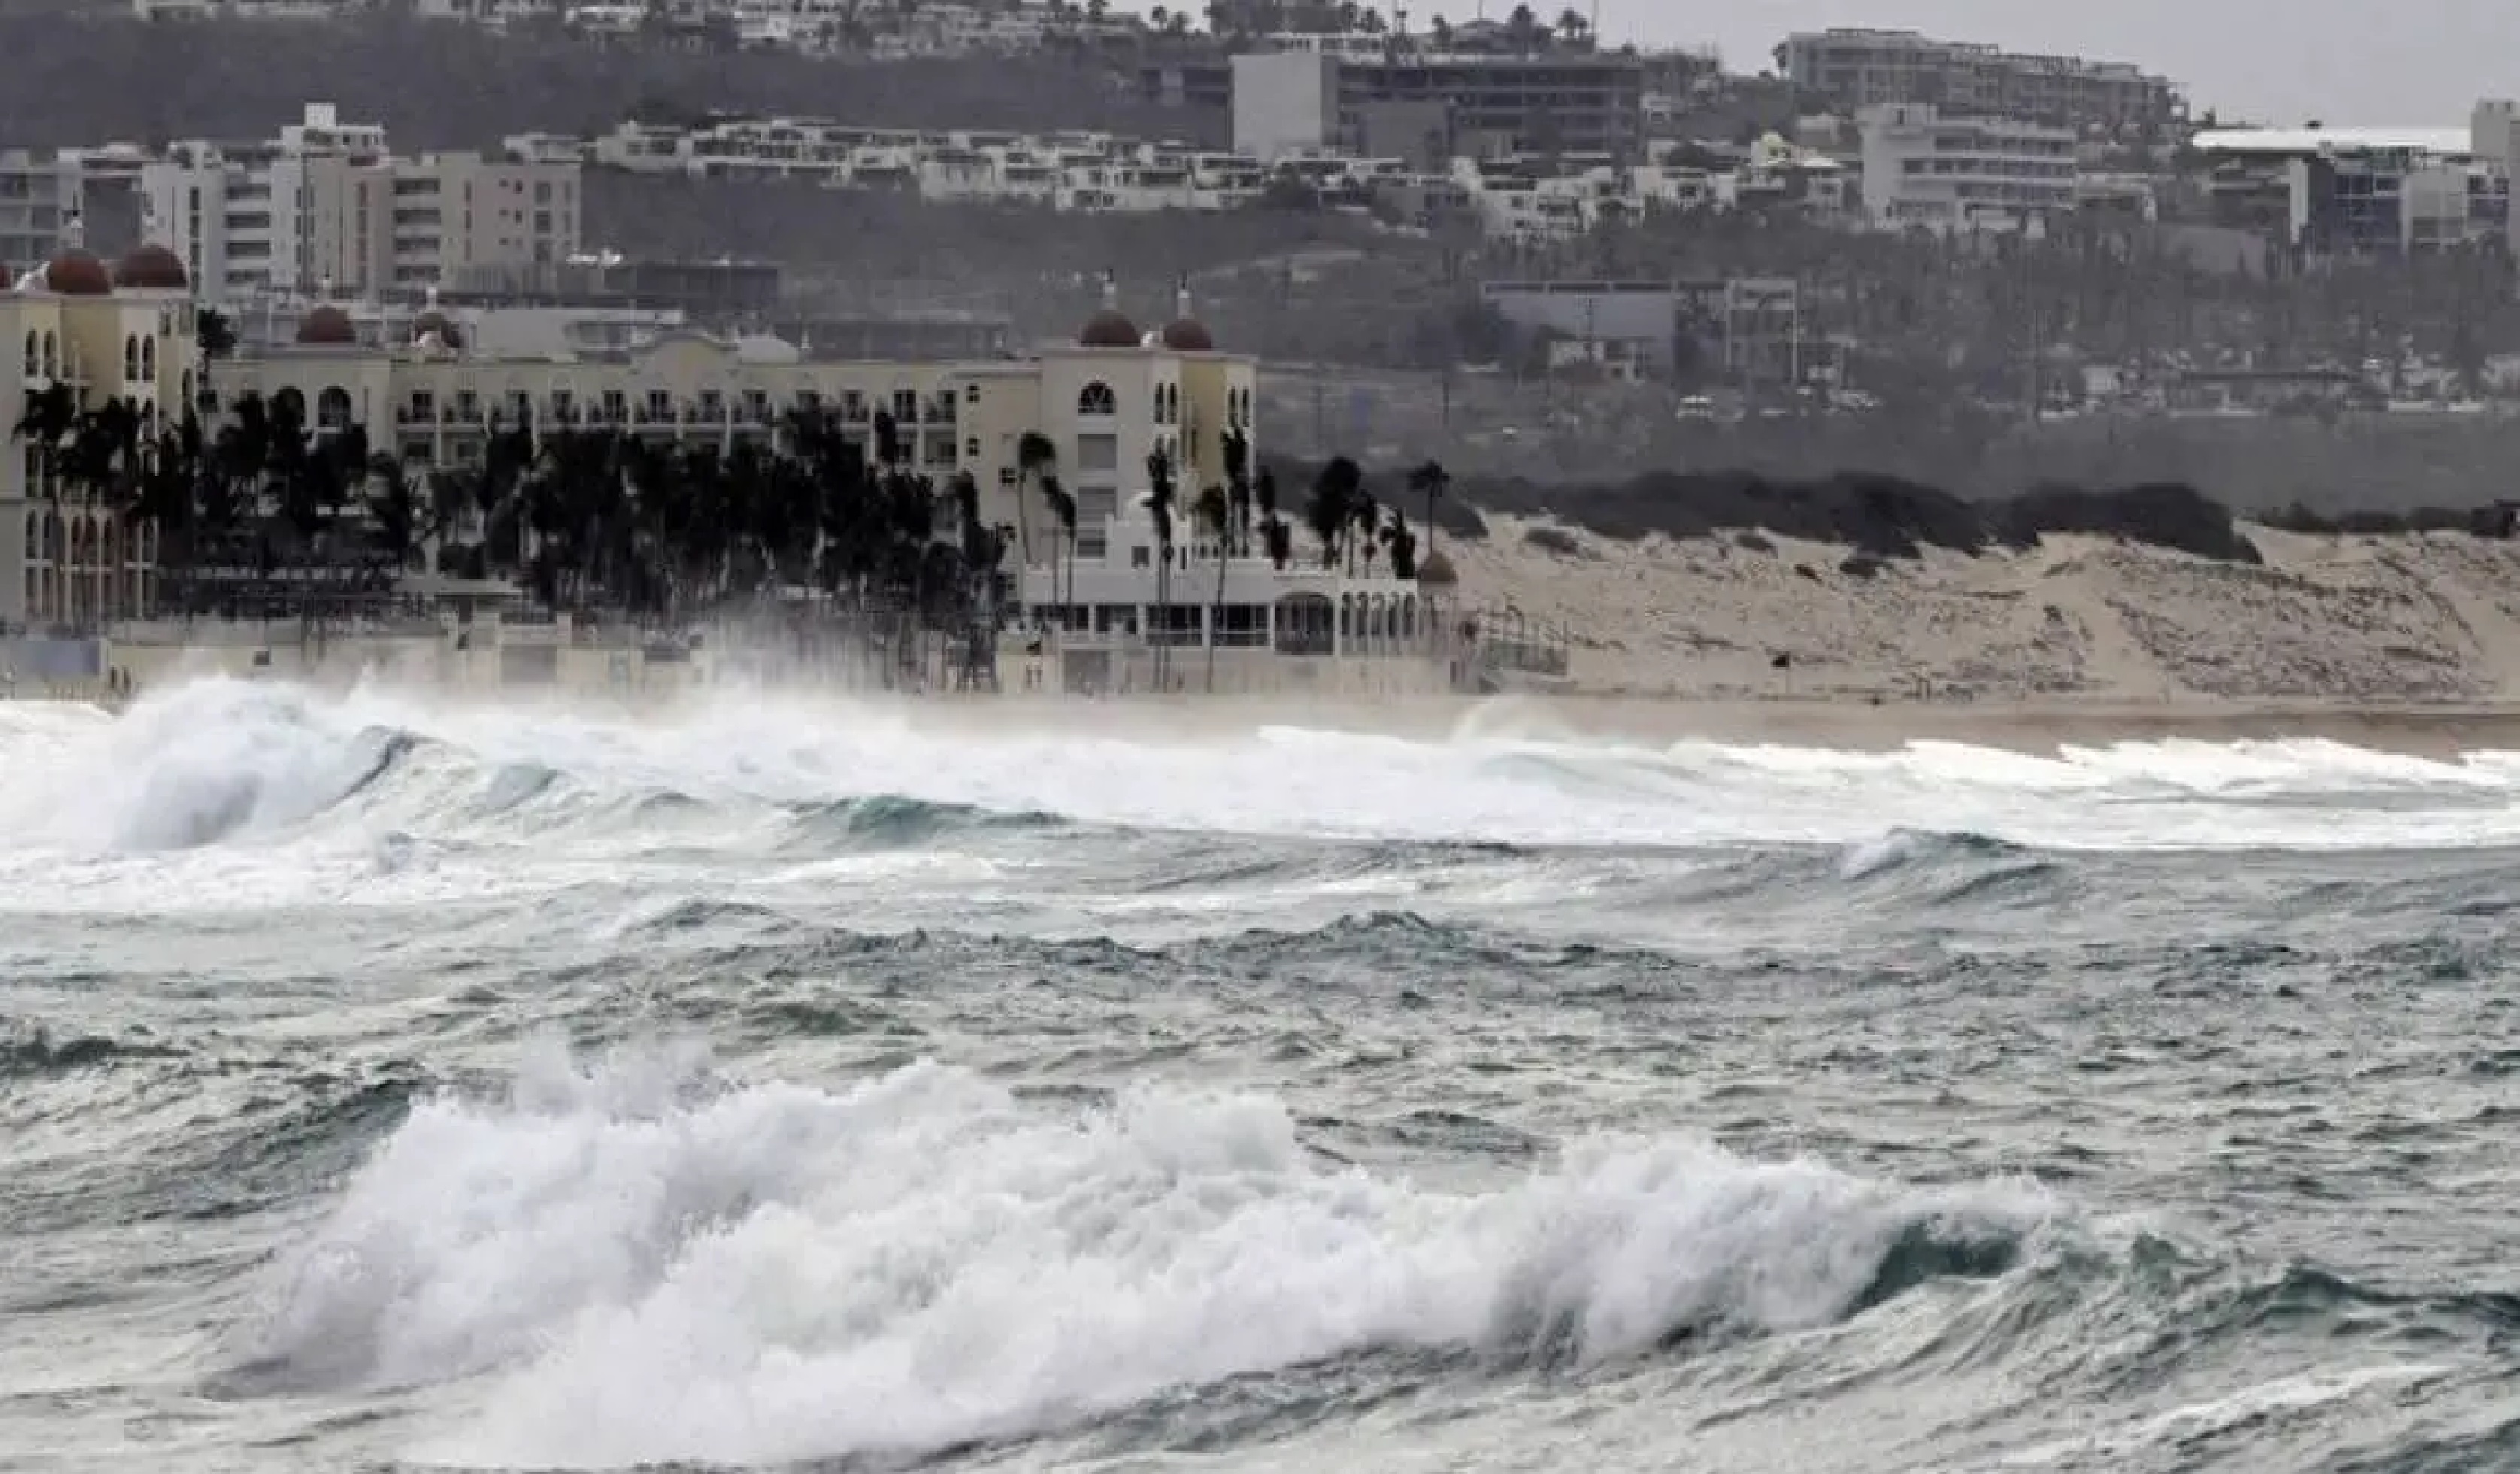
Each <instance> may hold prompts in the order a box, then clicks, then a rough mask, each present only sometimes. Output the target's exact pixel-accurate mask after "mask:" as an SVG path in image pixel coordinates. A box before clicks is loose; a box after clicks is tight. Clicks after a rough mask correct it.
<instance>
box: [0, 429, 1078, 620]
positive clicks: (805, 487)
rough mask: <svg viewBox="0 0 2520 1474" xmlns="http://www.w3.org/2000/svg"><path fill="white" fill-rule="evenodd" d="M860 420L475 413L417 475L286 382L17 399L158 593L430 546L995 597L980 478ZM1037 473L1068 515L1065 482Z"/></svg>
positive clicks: (230, 595) (548, 601)
mask: <svg viewBox="0 0 2520 1474" xmlns="http://www.w3.org/2000/svg"><path fill="white" fill-rule="evenodd" d="M870 429H871V433H870V434H868V435H867V436H866V437H864V438H859V437H858V436H856V435H852V434H847V433H843V430H842V428H841V427H840V425H839V424H838V422H837V421H836V420H835V419H834V418H832V416H830V415H829V414H828V413H807V412H804V411H798V412H796V413H794V414H792V415H790V416H789V417H788V419H787V422H786V423H785V424H783V425H782V426H781V427H779V434H778V437H777V440H776V443H775V444H774V443H772V442H771V441H769V440H767V439H764V438H742V439H739V440H737V441H736V442H735V443H734V444H733V445H732V446H730V447H728V448H726V449H725V450H723V451H721V449H720V448H719V446H718V445H717V444H715V443H714V442H693V443H676V442H674V441H669V440H664V441H660V440H656V439H653V438H646V437H641V436H637V435H633V434H629V433H627V432H625V431H620V430H614V429H609V428H602V429H589V430H560V431H554V432H547V433H543V434H536V433H535V432H534V430H533V429H532V428H531V427H528V426H521V425H519V426H509V427H506V428H501V427H497V426H493V427H491V429H490V431H489V436H488V440H487V443H486V445H485V447H484V454H483V456H482V458H481V460H480V461H479V462H478V463H477V464H474V465H471V466H465V467H456V468H448V469H444V470H438V471H433V472H418V473H416V472H415V470H414V468H412V467H410V466H407V465H406V464H405V463H403V462H402V461H400V460H398V459H397V458H395V457H393V456H390V455H386V454H382V453H381V452H377V451H375V450H374V449H373V448H372V447H371V445H370V443H369V440H368V437H367V433H366V431H365V430H364V429H363V428H361V427H358V426H355V425H349V426H342V427H339V428H336V429H329V430H325V431H321V432H314V433H310V427H309V423H308V420H307V414H306V406H305V405H304V404H303V402H302V401H301V400H300V399H299V398H298V396H296V395H295V394H294V393H293V392H283V393H281V394H280V395H277V396H275V397H274V398H272V399H269V400H265V399H264V398H262V397H261V396H259V395H255V394H246V395H243V396H241V397H240V398H239V399H238V400H237V402H236V403H235V404H234V405H233V406H232V407H231V412H230V414H229V416H228V417H227V418H226V419H225V420H224V421H223V422H222V423H221V424H220V426H219V427H218V429H217V430H216V431H215V432H214V433H209V434H204V432H203V430H202V428H201V426H200V425H199V424H198V422H196V421H195V420H194V419H193V418H192V417H191V416H189V415H188V416H187V417H186V418H185V419H184V421H183V422H182V423H181V424H180V425H174V426H167V427H163V428H157V427H153V426H152V425H151V424H150V423H148V422H147V421H145V420H144V419H143V417H142V416H141V415H140V414H139V413H138V411H137V410H136V409H134V408H133V406H132V405H131V404H130V403H129V402H128V401H126V400H122V399H118V398H117V399H111V400H108V401H105V402H104V403H102V404H100V405H97V406H94V407H91V408H87V409H80V408H79V407H78V406H77V405H76V403H75V401H74V400H73V399H72V398H71V396H70V392H69V391H68V390H67V388H66V387H60V386H56V387H55V388H54V389H52V390H49V391H46V392H42V393H38V394H36V395H33V396H31V397H30V399H29V401H28V403H27V406H26V410H25V413H24V415H23V417H22V419H21V421H20V423H19V424H18V426H17V427H16V431H15V438H17V439H19V440H20V441H22V443H24V444H26V445H28V446H30V447H32V448H33V449H34V450H35V452H36V453H37V454H38V455H39V456H41V457H42V458H43V460H44V463H45V468H46V470H47V472H48V473H49V476H50V479H51V484H53V485H55V486H57V487H59V488H60V490H61V491H62V492H63V493H64V494H65V495H66V496H67V497H68V498H73V499H77V500H82V501H85V500H93V501H95V502H97V503H99V504H102V505H103V506H105V507H107V508H109V509H111V510H112V511H114V512H116V513H118V514H120V515H122V516H124V517H126V518H129V519H131V520H132V521H135V522H138V521H148V522H153V523H155V524H156V525H157V527H158V530H159V534H160V539H161V542H160V567H161V569H162V572H163V576H164V583H163V589H164V592H165V598H164V600H163V603H164V604H165V605H166V606H167V607H168V609H169V610H170V611H172V612H183V613H203V614H212V613H217V614H238V613H245V612H248V611H246V610H244V609H241V608H240V607H239V606H240V604H241V602H245V601H252V602H257V603H260V604H263V605H265V606H269V605H272V604H275V603H286V602H289V601H291V600H293V599H295V598H297V597H299V596H301V595H303V594H305V593H307V592H309V591H311V590H314V589H318V588H325V587H330V588H335V589H338V588H340V587H341V586H343V585H345V584H346V585H349V586H351V587H353V588H359V589H369V590H377V591H382V590H384V589H387V588H389V587H390V586H391V584H392V581H393V579H394V578H395V577H396V576H398V575H400V574H403V573H405V572H408V571H410V570H412V569H414V568H417V567H420V566H422V564H423V563H424V561H425V557H424V553H425V549H427V548H428V547H431V546H434V547H435V548H436V549H437V553H438V557H437V560H436V567H437V571H438V572H439V573H442V574H448V575H453V576H465V577H474V578H480V577H500V578H510V579H516V580H518V581H520V582H521V583H522V584H523V585H524V586H526V587H528V588H530V589H531V590H532V591H533V592H534V594H535V595H536V597H537V598H538V599H539V600H540V601H541V602H542V603H543V604H544V605H545V606H546V607H549V608H555V609H577V610H585V611H609V612H617V613H623V614H628V615H631V616H634V617H640V618H644V619H649V620H652V621H655V622H660V623H670V622H676V621H681V620H688V619H690V618H693V617H696V616H698V615H701V614H705V613H707V612H709V611H712V610H716V609H723V608H727V607H730V606H741V605H745V604H749V603H753V602H757V601H762V600H768V599H777V598H789V597H793V596H794V595H796V594H798V593H800V592H808V591H810V592H811V593H812V594H815V595H819V596H822V597H824V598H827V599H829V600H831V601H832V602H834V603H835V604H837V605H839V606H840V607H843V608H858V609H876V608H880V609H886V610H892V611H899V612H910V613H915V614H918V615H921V616H923V617H925V618H926V619H928V620H930V621H931V622H938V623H948V622H955V621H958V620H961V619H968V618H978V617H979V616H980V615H981V614H982V613H983V612H985V611H988V610H991V609H993V608H994V607H995V601H996V598H997V594H998V592H999V572H1000V564H1001V562H1002V560H1003V555H1004V553H1005V550H1006V547H1007V545H1008V538H1007V533H1006V531H1005V530H1001V529H997V528H993V527H987V526H984V525H982V523H981V521H980V515H979V508H980V500H979V488H978V485H977V484H975V483H974V482H973V481H972V480H971V478H970V477H969V476H968V475H967V474H964V475H958V476H956V477H954V478H952V479H951V480H949V481H948V482H946V483H945V484H942V485H940V484H937V483H936V482H935V481H934V480H932V479H931V478H929V477H927V476H924V475H922V474H920V473H919V472H918V471H916V470H915V469H914V468H913V466H912V462H911V451H910V446H909V444H908V441H907V439H906V438H904V437H902V436H901V435H899V434H898V433H897V429H896V427H895V426H894V424H893V422H892V420H891V417H890V416H888V415H877V416H876V417H875V421H874V423H873V425H872V426H871V428H870ZM1043 491H1044V494H1045V496H1046V497H1048V499H1049V502H1050V504H1051V505H1052V506H1053V507H1054V508H1059V507H1063V508H1064V511H1063V513H1062V514H1061V515H1060V516H1059V517H1058V521H1059V522H1060V523H1061V524H1062V525H1063V526H1064V527H1065V529H1066V530H1067V531H1068V533H1069V535H1070V536H1071V537H1072V535H1073V525H1074V508H1073V501H1072V498H1066V497H1065V496H1064V493H1062V492H1058V490H1057V487H1056V485H1055V484H1052V485H1048V486H1045V487H1044V488H1043ZM265 612H268V609H267V608H266V610H265Z"/></svg>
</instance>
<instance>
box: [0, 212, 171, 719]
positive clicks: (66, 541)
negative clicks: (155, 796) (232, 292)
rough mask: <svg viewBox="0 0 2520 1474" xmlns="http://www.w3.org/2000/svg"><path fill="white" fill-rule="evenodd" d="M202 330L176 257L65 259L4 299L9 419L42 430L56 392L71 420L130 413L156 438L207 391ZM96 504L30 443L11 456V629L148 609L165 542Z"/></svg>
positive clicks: (6, 550)
mask: <svg viewBox="0 0 2520 1474" xmlns="http://www.w3.org/2000/svg"><path fill="white" fill-rule="evenodd" d="M194 321H195V319H194V312H193V298H192V294H191V291H190V290H189V287H188V285H187V283H186V281H185V277H184V267H183V263H182V262H181V261H178V260H177V259H175V257H174V256H173V255H171V254H170V253H167V252H164V251H161V250H158V249H156V248H154V247H143V248H141V249H140V250H138V251H135V252H133V253H130V254H129V255H127V256H125V257H123V258H122V259H121V260H120V261H119V262H117V263H115V264H114V265H113V266H112V267H111V268H109V267H107V266H106V264H105V263H104V262H102V261H100V260H98V259H97V258H96V257H95V256H93V255H91V254H89V253H86V252H84V251H80V250H77V249H74V248H73V249H68V250H64V251H61V252H58V253H55V254H54V255H53V256H52V258H51V259H50V260H48V261H45V262H43V263H41V264H40V265H38V266H37V267H36V268H35V269H33V270H31V271H28V272H26V273H25V274H24V275H22V276H21V277H20V278H19V279H18V281H17V284H16V290H15V291H13V292H10V293H8V294H6V295H0V349H5V351H0V419H5V421H6V423H8V424H10V425H23V424H26V423H28V421H29V418H30V417H29V414H28V411H29V409H30V408H33V409H35V410H36V411H37V413H36V414H35V415H34V416H33V417H32V418H33V419H34V420H35V422H36V423H41V422H42V417H43V414H44V413H45V410H44V409H43V407H42V406H43V405H44V402H45V396H46V395H47V394H48V393H49V392H51V391H54V390H56V389H58V390H61V391H65V392H66V394H65V395H64V396H63V397H62V398H61V400H60V401H58V402H59V407H60V408H62V409H65V410H67V413H68V414H69V415H71V416H76V415H79V414H83V413H86V412H88V411H91V410H96V409H100V408H102V407H104V406H105V405H106V404H108V403H109V402H112V401H120V402H121V403H122V404H123V405H126V406H128V407H129V409H130V410H131V412H132V414H133V415H134V416H135V418H136V428H137V429H138V430H139V431H140V433H141V434H142V435H143V436H145V437H154V436H155V435H156V434H157V432H158V427H159V426H160V425H161V424H164V423H166V422H167V421H169V420H170V419H172V418H173V417H175V416H177V415H179V414H180V413H181V407H182V406H183V405H185V404H187V403H189V402H191V399H192V396H193V393H194V392H195V390H196V388H197V385H196V383H195V373H196V368H195V365H196V364H197V363H198V362H199V353H198V351H197V349H196V347H195V345H194V337H193V330H194ZM62 428H63V429H67V428H68V427H67V425H64V426H63V427H62ZM98 493H99V488H97V487H94V486H86V485H80V484H74V483H71V482H69V481H67V479H66V478H64V477H63V476H62V475H61V472H60V468H59V467H58V466H57V465H55V464H53V463H52V462H51V461H50V460H49V459H48V457H47V456H46V455H45V453H44V449H43V447H42V446H40V445H38V444H35V443H31V442H30V438H21V440H20V441H19V442H18V443H16V444H13V445H12V446H11V447H10V448H9V451H8V453H6V454H5V455H0V626H7V627H8V628H9V629H11V630H23V629H26V628H29V627H34V628H41V627H43V626H47V625H57V624H93V623H95V622H101V621H105V620H111V619H123V618H130V617H132V616H135V615H138V614H140V613H142V612H144V611H146V610H147V609H148V608H149V607H150V602H151V599H152V597H153V595H154V586H153V585H154V579H155V570H156V568H157V564H158V533H157V530H156V529H155V528H152V527H150V526H149V525H147V524H145V523H134V522H132V521H131V520H130V519H129V518H128V517H126V516H125V515H124V514H123V511H122V509H120V508H117V507H111V506H108V505H106V504H105V503H104V502H103V501H102V500H101V499H100V498H99V494H98ZM64 673H69V674H85V675H90V676H93V675H95V674H97V673H99V672H97V671H93V670H89V671H83V672H64Z"/></svg>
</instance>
